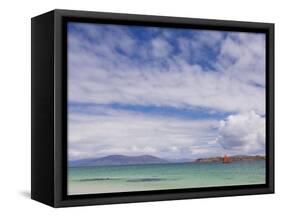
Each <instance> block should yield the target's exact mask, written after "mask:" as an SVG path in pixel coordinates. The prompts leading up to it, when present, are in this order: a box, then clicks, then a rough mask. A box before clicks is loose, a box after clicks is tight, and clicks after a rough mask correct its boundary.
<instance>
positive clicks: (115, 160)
mask: <svg viewBox="0 0 281 217" xmlns="http://www.w3.org/2000/svg"><path fill="white" fill-rule="evenodd" d="M164 163H170V161H168V160H164V159H161V158H158V157H155V156H152V155H140V156H125V155H109V156H106V157H101V158H89V159H82V160H75V161H70V163H69V166H71V167H81V166H102V165H134V164H164Z"/></svg>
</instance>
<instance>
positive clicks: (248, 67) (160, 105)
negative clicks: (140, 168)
mask: <svg viewBox="0 0 281 217" xmlns="http://www.w3.org/2000/svg"><path fill="white" fill-rule="evenodd" d="M264 37H265V36H264V35H263V34H257V33H237V32H236V33H234V32H222V31H206V30H192V29H176V28H156V27H141V26H122V25H108V24H85V23H84V24H83V23H69V24H68V74H69V81H68V83H69V98H68V107H69V131H70V133H69V138H68V144H69V152H68V153H69V158H70V159H81V158H89V157H101V156H105V155H110V154H125V155H141V154H151V155H155V156H158V157H163V158H173V159H174V158H192V159H194V158H197V157H204V156H218V155H222V154H264V150H265V127H264V125H265V118H264V114H265V89H264V86H265V85H264V84H265V38H264Z"/></svg>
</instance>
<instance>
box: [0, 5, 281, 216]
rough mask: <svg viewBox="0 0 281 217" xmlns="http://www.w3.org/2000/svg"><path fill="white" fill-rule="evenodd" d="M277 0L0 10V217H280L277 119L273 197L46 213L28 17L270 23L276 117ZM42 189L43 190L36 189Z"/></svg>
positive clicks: (280, 19)
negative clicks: (36, 148)
mask: <svg viewBox="0 0 281 217" xmlns="http://www.w3.org/2000/svg"><path fill="white" fill-rule="evenodd" d="M278 3H279V1H277V0H263V1H259V0H255V1H245V0H235V1H234V0H233V1H225V0H212V1H203V0H182V1H181V0H167V1H164V0H161V1H152V0H139V1H132V0H131V1H130V0H118V1H117V0H102V1H95V0H80V1H79V0H76V1H72V0H60V1H56V0H45V1H35V0H24V1H15V0H10V1H4V0H2V1H1V3H0V8H1V12H0V18H1V19H0V55H1V58H0V76H1V77H0V99H1V104H0V174H1V176H0V207H1V208H0V215H1V216H20V215H26V216H42V217H44V216H69V217H70V216H122V217H126V216H225V215H227V216H230V217H231V216H236V217H237V216H266V215H270V214H272V215H273V216H276V214H275V213H278V212H279V211H280V208H279V207H278V205H279V206H280V199H281V193H280V187H279V185H278V184H279V182H280V173H278V170H279V168H280V164H281V159H280V158H281V156H280V157H279V152H280V148H279V143H280V142H281V137H280V134H278V132H279V130H280V129H281V117H280V113H278V112H276V118H275V120H276V143H275V145H276V185H277V186H276V194H275V195H258V196H240V197H226V198H213V199H199V200H198V199H197V200H181V201H168V202H153V203H137V204H122V205H107V206H92V207H91V206H89V207H78V208H64V209H52V208H50V207H47V206H45V205H42V204H40V203H37V202H35V201H32V200H30V199H29V197H30V193H29V192H30V18H31V17H33V16H36V15H39V14H41V13H44V12H46V11H49V10H52V9H54V8H61V9H76V10H90V11H107V12H124V13H138V14H151V15H170V16H182V17H195V18H213V19H226V20H244V21H260V22H274V23H275V24H276V26H275V28H276V35H275V36H276V43H275V49H276V50H275V54H276V58H275V61H276V64H275V66H276V68H275V69H276V70H275V72H276V82H275V83H276V111H278V110H280V109H281V102H280V100H278V98H279V97H278V93H279V92H281V86H280V85H278V84H279V83H280V82H281V76H280V74H279V71H280V67H281V66H280V62H279V61H278V60H279V59H280V52H281V44H280V40H279V39H280V37H281V29H280V24H281V15H280V8H281V6H280V5H278ZM42 187H43V186H42Z"/></svg>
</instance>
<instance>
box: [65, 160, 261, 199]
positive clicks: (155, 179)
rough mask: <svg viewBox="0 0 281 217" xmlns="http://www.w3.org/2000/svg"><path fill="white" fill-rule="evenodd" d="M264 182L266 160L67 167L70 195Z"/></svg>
mask: <svg viewBox="0 0 281 217" xmlns="http://www.w3.org/2000/svg"><path fill="white" fill-rule="evenodd" d="M264 183H265V161H264V160H257V161H239V162H232V163H230V164H222V163H177V164H157V165H155V164H154V165H122V166H96V167H73V168H69V169H68V194H69V195H73V194H95V193H108V192H128V191H146V190H161V189H180V188H198V187H212V186H232V185H251V184H264Z"/></svg>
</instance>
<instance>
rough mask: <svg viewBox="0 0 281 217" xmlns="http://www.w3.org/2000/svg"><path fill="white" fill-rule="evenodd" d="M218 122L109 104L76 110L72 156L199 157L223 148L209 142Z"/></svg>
mask: <svg viewBox="0 0 281 217" xmlns="http://www.w3.org/2000/svg"><path fill="white" fill-rule="evenodd" d="M218 124H219V122H218V121H216V120H187V119H180V118H172V117H165V116H155V115H153V116H152V115H144V114H141V113H136V112H128V111H122V110H112V109H106V108H100V109H97V110H95V109H93V110H92V113H91V114H81V113H75V112H73V113H70V116H69V129H68V130H69V133H68V135H69V140H68V144H69V150H70V151H69V157H70V159H79V158H87V157H100V156H105V155H110V154H125V155H126V154H127V155H141V154H152V155H155V156H159V157H163V158H196V157H197V156H202V155H206V153H208V155H209V154H210V152H211V151H212V150H213V149H216V150H218V149H221V147H220V146H219V145H215V146H214V145H209V144H207V143H208V141H209V140H214V139H215V138H216V134H215V133H214V128H215V127H217V126H218ZM213 146H214V147H213ZM204 150H205V151H204ZM217 153H218V152H217V151H216V154H217Z"/></svg>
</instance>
